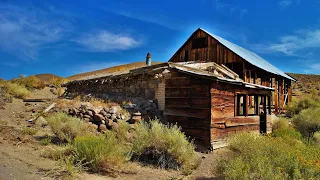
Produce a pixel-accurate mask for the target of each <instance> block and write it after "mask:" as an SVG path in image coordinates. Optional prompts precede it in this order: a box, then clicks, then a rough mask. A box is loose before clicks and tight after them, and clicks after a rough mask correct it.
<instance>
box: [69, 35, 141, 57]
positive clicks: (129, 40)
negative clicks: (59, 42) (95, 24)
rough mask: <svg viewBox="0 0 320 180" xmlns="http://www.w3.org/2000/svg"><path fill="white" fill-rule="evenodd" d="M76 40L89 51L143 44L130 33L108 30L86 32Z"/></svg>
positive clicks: (127, 47) (110, 49) (104, 50)
mask: <svg viewBox="0 0 320 180" xmlns="http://www.w3.org/2000/svg"><path fill="white" fill-rule="evenodd" d="M74 41H75V42H76V43H78V44H80V45H82V46H83V47H85V48H86V50H87V51H91V52H109V51H114V50H127V49H131V48H134V47H137V46H139V45H140V44H141V42H140V41H138V40H137V39H135V38H134V37H132V36H130V35H126V34H121V33H112V32H109V31H106V30H102V31H99V32H96V33H88V34H84V35H82V36H81V37H80V38H78V39H76V40H74Z"/></svg>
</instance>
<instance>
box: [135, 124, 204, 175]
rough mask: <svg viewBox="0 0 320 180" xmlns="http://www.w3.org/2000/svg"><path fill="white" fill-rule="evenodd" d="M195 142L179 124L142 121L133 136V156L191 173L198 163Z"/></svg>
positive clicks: (145, 161) (157, 164) (140, 159)
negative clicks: (190, 139) (191, 140)
mask: <svg viewBox="0 0 320 180" xmlns="http://www.w3.org/2000/svg"><path fill="white" fill-rule="evenodd" d="M194 149H195V146H194V144H193V142H191V143H190V142H189V141H188V139H187V138H186V136H185V135H184V133H183V132H181V131H180V128H179V127H178V126H177V125H172V126H171V127H168V126H166V125H164V124H162V123H160V122H159V121H157V120H153V121H150V123H147V122H145V121H142V122H140V123H139V124H138V125H137V126H136V131H135V135H134V138H133V148H132V152H133V157H134V158H135V159H138V160H139V161H141V162H144V163H148V164H153V165H156V166H159V167H161V168H168V169H179V168H183V170H184V171H185V172H186V173H189V172H190V171H191V170H192V169H193V168H195V167H196V166H197V165H198V160H197V156H196V154H195V151H194Z"/></svg>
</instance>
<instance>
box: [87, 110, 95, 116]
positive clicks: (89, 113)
mask: <svg viewBox="0 0 320 180" xmlns="http://www.w3.org/2000/svg"><path fill="white" fill-rule="evenodd" d="M85 114H86V115H89V116H93V111H89V110H87V111H86V112H85Z"/></svg>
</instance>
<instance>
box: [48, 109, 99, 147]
mask: <svg viewBox="0 0 320 180" xmlns="http://www.w3.org/2000/svg"><path fill="white" fill-rule="evenodd" d="M47 121H48V124H49V126H50V127H51V129H52V131H53V132H54V133H55V134H56V136H57V137H58V138H59V139H60V140H61V141H67V142H72V141H73V140H74V138H75V137H77V136H79V135H85V134H88V133H94V132H95V130H93V129H92V128H90V127H89V126H88V125H87V124H85V122H83V121H81V120H80V119H78V118H75V117H72V116H68V115H66V114H64V113H55V114H53V115H51V116H49V117H48V118H47Z"/></svg>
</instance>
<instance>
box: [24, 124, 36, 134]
mask: <svg viewBox="0 0 320 180" xmlns="http://www.w3.org/2000/svg"><path fill="white" fill-rule="evenodd" d="M37 132H38V130H37V129H35V128H31V127H26V126H24V127H22V133H23V134H25V135H31V136H33V135H35V134H37Z"/></svg>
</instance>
